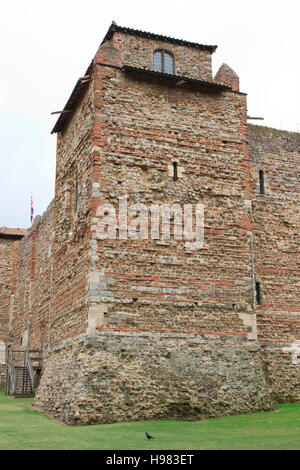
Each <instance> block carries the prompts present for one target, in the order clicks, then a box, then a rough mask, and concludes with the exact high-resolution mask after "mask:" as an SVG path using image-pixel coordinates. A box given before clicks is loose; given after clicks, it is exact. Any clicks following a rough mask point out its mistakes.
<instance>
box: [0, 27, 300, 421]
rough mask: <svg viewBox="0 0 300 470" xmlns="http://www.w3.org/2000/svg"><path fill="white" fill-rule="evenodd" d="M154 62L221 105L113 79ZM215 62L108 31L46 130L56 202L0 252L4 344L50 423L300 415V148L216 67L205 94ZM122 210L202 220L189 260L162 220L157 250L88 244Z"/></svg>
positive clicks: (124, 243)
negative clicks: (200, 209)
mask: <svg viewBox="0 0 300 470" xmlns="http://www.w3.org/2000/svg"><path fill="white" fill-rule="evenodd" d="M156 49H166V50H169V51H170V52H171V53H172V54H173V55H174V58H175V73H176V74H177V75H181V76H185V77H190V78H196V79H198V80H204V81H208V82H211V84H213V83H217V82H218V83H223V84H226V85H227V86H229V89H223V88H218V87H216V86H211V87H207V86H202V85H201V84H200V85H199V84H198V85H197V86H195V85H193V84H191V83H189V82H187V81H186V82H184V81H182V82H181V83H177V82H176V83H175V84H174V81H173V82H172V81H171V80H169V78H168V77H165V76H159V75H157V76H155V77H154V76H151V77H150V76H149V75H146V74H144V73H143V74H140V73H134V72H133V71H132V70H131V71H130V69H123V66H124V65H129V66H132V67H137V68H139V69H141V68H142V69H143V68H144V69H147V70H153V63H152V60H153V52H154V51H155V50H156ZM211 52H212V50H209V49H208V50H205V49H201V48H195V47H192V46H191V47H189V46H188V45H187V44H183V43H182V44H179V43H176V42H175V43H174V41H173V42H172V41H171V42H169V43H168V41H167V40H164V41H163V40H161V38H160V39H158V38H157V37H156V38H153V37H152V36H151V37H147V36H145V35H143V34H138V35H137V36H135V34H133V33H132V32H131V33H130V34H128V33H126V29H120V28H119V29H118V30H116V31H115V32H112V33H111V34H110V35H109V36H108V37H107V38H106V41H105V42H104V43H103V44H102V45H101V47H100V48H99V49H98V51H97V53H96V55H95V57H94V59H93V61H92V63H91V65H90V67H89V69H88V73H87V74H86V76H85V78H84V81H85V84H84V86H83V85H82V84H79V85H78V84H77V85H76V87H75V89H74V91H73V93H72V96H71V97H70V101H69V102H71V103H72V109H73V111H72V112H71V113H67V118H66V117H65V116H66V114H64V115H62V116H63V117H60V118H59V120H58V122H57V124H56V126H55V128H54V129H56V130H57V131H58V136H57V167H56V183H55V198H54V200H53V202H52V203H51V204H50V206H49V208H48V209H47V211H46V212H45V213H44V214H43V216H42V217H37V218H36V219H35V221H34V223H33V225H32V227H31V229H30V230H29V231H28V233H27V234H26V236H25V237H24V238H23V240H21V241H17V242H15V243H14V244H13V245H11V248H9V249H8V245H7V244H6V242H5V240H4V239H1V238H0V250H2V251H0V254H1V253H5V254H4V256H3V257H2V259H4V260H5V263H4V265H5V266H4V265H1V263H0V271H1V269H2V271H1V272H4V271H5V270H7V269H8V271H7V273H8V274H9V275H8V278H9V280H8V281H5V283H6V284H5V283H4V284H5V285H7V286H9V291H8V292H7V293H6V294H5V293H2V296H1V317H0V320H1V322H0V330H1V329H2V330H1V331H2V338H3V340H4V342H5V344H12V345H13V346H14V347H24V344H23V342H26V341H27V340H26V338H27V339H28V340H29V341H30V344H31V345H32V347H34V348H36V349H42V351H43V357H44V362H43V364H44V367H43V375H42V379H41V382H40V386H39V389H38V392H37V394H36V398H35V405H36V406H37V407H38V408H39V409H43V410H45V411H47V412H48V413H50V414H52V415H54V416H56V417H57V418H58V419H60V420H62V421H64V422H67V423H70V424H76V423H77V424H85V423H96V422H114V421H120V420H128V421H129V420H137V419H153V418H172V417H179V418H184V419H205V418H208V417H213V416H222V415H229V414H236V413H248V412H253V411H257V410H270V409H272V406H273V405H274V403H275V402H276V401H294V402H300V389H299V376H300V374H299V364H298V363H295V361H294V362H293V358H294V354H295V352H294V349H293V345H294V344H295V342H296V341H298V340H299V339H300V331H299V324H300V322H299V320H300V318H299V317H300V310H299V297H300V296H299V273H300V265H299V233H300V227H299V175H298V173H297V171H296V169H297V168H298V167H299V159H300V157H299V148H300V147H299V144H300V137H299V134H295V133H289V132H285V131H278V130H275V129H269V128H265V127H260V126H252V125H250V126H249V125H247V108H246V96H245V94H244V93H241V92H239V91H238V82H239V79H238V77H237V75H236V74H235V72H234V71H233V70H232V69H230V67H228V66H225V65H224V66H222V67H221V69H220V71H219V72H218V74H217V76H216V77H215V79H214V80H213V78H212V75H211ZM79 83H81V82H80V81H79ZM230 87H231V88H230ZM66 109H68V108H66ZM174 162H176V163H177V170H178V171H177V176H178V179H177V181H174V179H173V163H174ZM259 171H263V172H264V184H265V188H264V189H265V191H264V194H263V195H262V194H260V181H259ZM124 196H127V199H128V207H129V206H130V205H131V204H134V203H142V204H144V205H145V206H146V207H150V205H151V204H161V203H168V204H170V205H173V204H180V205H181V206H183V205H184V204H193V205H196V204H203V205H204V217H205V218H204V246H203V248H202V249H201V250H191V249H187V248H186V246H185V240H175V239H174V237H173V234H174V219H173V220H172V221H171V239H169V240H166V239H162V238H160V239H157V240H152V239H151V238H150V237H149V238H148V239H146V240H144V239H141V238H139V237H138V236H137V237H136V238H135V239H132V238H130V237H129V238H125V237H123V235H124V233H122V230H121V228H120V227H119V226H118V225H117V228H116V235H117V236H116V238H115V239H104V240H103V239H99V236H98V227H99V223H100V221H101V217H100V215H99V212H98V208H99V206H100V205H101V204H103V203H110V204H111V205H113V207H114V208H115V210H116V213H117V215H119V214H118V211H119V198H120V197H124ZM126 221H127V223H128V224H129V223H130V222H132V217H131V216H128V218H126ZM117 224H118V223H117ZM120 235H121V236H120ZM7 263H8V264H7ZM3 266H4V268H3ZM7 266H8V268H7ZM3 269H4V271H3ZM257 282H259V283H260V286H261V303H260V304H258V302H257V295H256V283H257ZM2 284H3V283H2ZM2 288H3V286H2ZM0 339H1V338H0Z"/></svg>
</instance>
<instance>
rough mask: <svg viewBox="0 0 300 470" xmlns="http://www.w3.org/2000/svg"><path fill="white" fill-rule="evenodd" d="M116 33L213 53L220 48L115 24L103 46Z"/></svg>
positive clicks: (108, 32) (107, 34) (105, 38)
mask: <svg viewBox="0 0 300 470" xmlns="http://www.w3.org/2000/svg"><path fill="white" fill-rule="evenodd" d="M114 33H123V34H129V35H131V36H138V37H142V38H146V39H154V40H157V41H163V42H169V43H171V44H178V45H180V46H186V47H192V48H194V49H200V50H203V51H209V52H211V53H213V52H215V50H216V49H217V47H218V46H209V45H205V44H198V43H196V42H190V41H184V40H183V39H176V38H171V37H169V36H164V35H162V34H155V33H149V32H147V31H140V30H139V29H132V28H126V27H124V26H118V25H117V24H115V23H114V22H113V23H112V24H111V26H110V28H109V30H108V31H107V33H106V35H105V37H104V39H103V41H102V43H101V44H103V43H104V42H105V41H108V40H110V39H111V38H112V36H113V34H114Z"/></svg>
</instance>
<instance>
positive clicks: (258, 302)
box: [255, 282, 261, 305]
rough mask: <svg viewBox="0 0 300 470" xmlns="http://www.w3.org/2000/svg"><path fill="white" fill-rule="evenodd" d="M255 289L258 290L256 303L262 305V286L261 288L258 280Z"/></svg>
mask: <svg viewBox="0 0 300 470" xmlns="http://www.w3.org/2000/svg"><path fill="white" fill-rule="evenodd" d="M255 290H256V303H257V305H261V288H260V283H259V282H256V284H255Z"/></svg>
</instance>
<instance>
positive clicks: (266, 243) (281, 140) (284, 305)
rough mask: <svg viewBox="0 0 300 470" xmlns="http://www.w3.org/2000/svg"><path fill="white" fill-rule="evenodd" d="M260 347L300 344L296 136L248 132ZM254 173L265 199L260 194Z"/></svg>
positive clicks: (266, 130) (299, 180)
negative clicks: (262, 344) (266, 343)
mask: <svg viewBox="0 0 300 470" xmlns="http://www.w3.org/2000/svg"><path fill="white" fill-rule="evenodd" d="M249 146H250V155H251V185H252V188H253V193H252V194H253V196H252V205H253V209H252V210H253V219H254V258H255V273H256V280H257V281H258V282H260V284H261V292H262V302H261V305H257V306H256V313H257V324H258V335H259V339H260V341H262V342H263V341H274V342H276V341H283V342H284V341H286V342H289V343H292V342H293V341H295V340H299V339H300V289H299V276H300V259H299V230H300V223H299V203H300V200H299V188H300V175H299V172H297V167H299V162H300V155H299V153H300V135H299V134H296V133H292V132H286V131H279V130H276V129H270V128H266V127H262V126H249ZM259 171H263V172H264V186H265V191H264V192H265V194H260V185H259Z"/></svg>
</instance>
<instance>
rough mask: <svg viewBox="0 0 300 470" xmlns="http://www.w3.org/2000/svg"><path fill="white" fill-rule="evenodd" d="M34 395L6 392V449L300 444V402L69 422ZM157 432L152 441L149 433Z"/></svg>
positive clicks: (0, 442) (0, 405) (1, 424)
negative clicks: (196, 417)
mask: <svg viewBox="0 0 300 470" xmlns="http://www.w3.org/2000/svg"><path fill="white" fill-rule="evenodd" d="M31 401H32V400H31V399H20V398H18V399H11V398H8V397H6V396H5V395H4V394H3V392H0V450H6V449H11V450H12V449H45V450H46V449H109V450H125V449H134V450H140V449H148V450H152V449H153V450H160V449H167V450H171V449H175V450H179V449H186V450H195V449H300V404H285V405H278V406H277V410H278V411H277V412H272V413H255V414H250V415H238V416H229V417H226V418H216V419H211V420H208V421H205V422H197V423H191V422H185V421H178V420H174V421H173V420H163V421H140V422H133V423H116V424H99V425H93V426H63V425H60V424H58V423H56V422H54V421H53V420H52V419H51V418H49V417H48V416H47V415H45V414H43V413H38V412H37V411H33V410H32V409H31ZM146 431H147V432H148V433H150V434H152V435H153V436H154V438H155V439H154V440H151V441H147V440H146V437H145V434H144V433H145V432H146Z"/></svg>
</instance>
